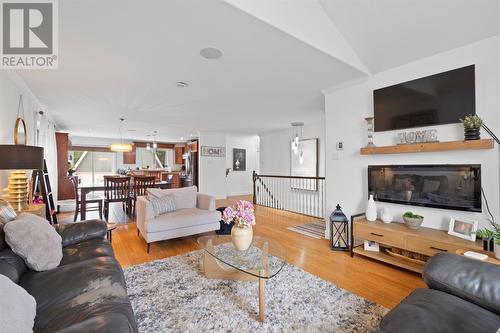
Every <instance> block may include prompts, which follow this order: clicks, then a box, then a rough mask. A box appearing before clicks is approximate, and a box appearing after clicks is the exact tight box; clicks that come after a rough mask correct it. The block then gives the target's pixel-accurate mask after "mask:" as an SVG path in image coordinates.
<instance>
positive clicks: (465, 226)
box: [448, 217, 478, 242]
mask: <svg viewBox="0 0 500 333" xmlns="http://www.w3.org/2000/svg"><path fill="white" fill-rule="evenodd" d="M477 224H478V222H477V221H474V220H469V219H463V218H458V217H457V218H455V217H451V218H450V225H449V227H448V234H450V235H452V236H455V237H460V238H463V239H467V240H470V241H471V242H473V241H475V240H476V231H477Z"/></svg>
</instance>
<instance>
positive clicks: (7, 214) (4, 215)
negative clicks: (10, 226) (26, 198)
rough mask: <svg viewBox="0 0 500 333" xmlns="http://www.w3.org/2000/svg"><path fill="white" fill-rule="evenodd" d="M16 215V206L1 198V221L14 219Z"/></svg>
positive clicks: (5, 221)
mask: <svg viewBox="0 0 500 333" xmlns="http://www.w3.org/2000/svg"><path fill="white" fill-rule="evenodd" d="M16 217H17V214H16V212H15V211H14V208H12V206H11V205H10V204H9V203H8V202H7V201H5V200H2V199H0V223H7V222H10V221H13V220H14V219H15V218H16Z"/></svg>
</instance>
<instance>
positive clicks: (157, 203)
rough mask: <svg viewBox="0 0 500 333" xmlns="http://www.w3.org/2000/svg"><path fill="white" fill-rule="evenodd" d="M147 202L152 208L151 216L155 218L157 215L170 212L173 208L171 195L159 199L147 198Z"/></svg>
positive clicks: (173, 203) (173, 202)
mask: <svg viewBox="0 0 500 333" xmlns="http://www.w3.org/2000/svg"><path fill="white" fill-rule="evenodd" d="M148 200H149V202H150V203H151V206H152V207H153V215H154V217H157V216H159V215H162V214H165V213H168V212H172V211H174V210H175V209H176V208H175V201H174V198H173V196H172V195H171V194H168V195H164V196H161V197H154V196H148Z"/></svg>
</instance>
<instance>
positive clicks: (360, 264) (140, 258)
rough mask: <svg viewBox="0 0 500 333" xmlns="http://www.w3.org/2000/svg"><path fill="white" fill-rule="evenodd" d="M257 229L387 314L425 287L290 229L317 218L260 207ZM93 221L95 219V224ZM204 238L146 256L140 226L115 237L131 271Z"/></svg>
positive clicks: (128, 226) (64, 218)
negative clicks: (132, 266) (418, 289)
mask: <svg viewBox="0 0 500 333" xmlns="http://www.w3.org/2000/svg"><path fill="white" fill-rule="evenodd" d="M242 198H243V199H247V200H248V199H250V198H249V197H232V198H229V199H228V200H218V201H217V206H227V205H229V204H231V203H232V202H234V201H235V200H237V199H242ZM114 210H115V212H114V213H113V215H112V218H111V219H110V221H114V222H126V220H127V219H126V216H125V215H123V214H122V213H121V207H118V206H116V208H115V209H114ZM255 213H256V219H257V225H256V226H255V227H254V234H255V235H259V236H263V237H266V238H269V239H274V240H278V241H280V242H281V243H282V244H283V246H284V247H285V248H286V251H287V254H286V260H287V262H288V263H290V264H292V265H295V266H297V267H300V268H302V269H303V270H305V271H307V272H309V273H311V274H314V275H316V276H319V277H320V278H322V279H324V280H327V281H330V282H331V283H333V284H335V285H337V286H338V287H340V288H343V289H346V290H348V291H350V292H352V293H354V294H357V295H359V296H362V297H364V298H367V299H369V300H371V301H374V302H376V303H378V304H381V305H383V306H385V307H387V308H392V307H394V306H395V305H397V304H398V303H399V302H400V301H401V300H402V299H403V298H405V297H406V296H407V295H408V294H409V293H410V292H412V291H413V290H414V289H415V288H421V287H425V284H424V282H423V281H422V278H421V277H420V275H419V274H416V273H412V272H409V271H406V270H403V269H399V268H396V267H394V266H391V265H386V264H382V263H380V262H378V261H373V260H370V259H368V258H364V257H361V256H356V255H355V256H354V258H351V257H350V256H349V254H348V253H347V252H334V251H331V250H330V249H329V244H328V240H326V239H322V240H318V239H314V238H312V237H308V236H305V235H302V234H299V233H296V232H293V231H290V230H288V229H287V227H289V226H293V225H298V224H303V223H306V222H309V221H311V219H312V218H311V217H307V216H303V215H299V214H294V213H289V212H283V211H279V210H275V209H270V208H266V207H260V206H257V207H256V209H255ZM94 217H95V216H94V215H90V218H94ZM59 221H61V222H62V223H64V222H72V221H73V215H72V213H61V214H60V215H59ZM198 237H199V235H195V236H190V237H183V238H179V239H173V240H167V241H162V242H157V243H153V244H151V251H150V253H149V254H148V253H146V243H145V241H144V240H143V239H142V238H141V237H139V236H137V228H136V227H135V223H134V221H131V222H130V223H125V224H121V225H119V227H118V228H117V230H115V231H114V233H113V249H114V250H115V255H116V258H117V259H118V261H119V262H120V264H121V265H122V266H123V267H124V268H125V267H128V266H131V265H136V264H140V263H144V262H148V261H152V260H155V259H161V258H166V257H170V256H175V255H179V254H183V253H187V252H190V251H194V250H198V249H200V248H201V247H200V245H198V243H197V242H196V240H197V238H198Z"/></svg>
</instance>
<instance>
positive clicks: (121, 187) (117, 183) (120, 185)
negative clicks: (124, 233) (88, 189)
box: [104, 176, 132, 221]
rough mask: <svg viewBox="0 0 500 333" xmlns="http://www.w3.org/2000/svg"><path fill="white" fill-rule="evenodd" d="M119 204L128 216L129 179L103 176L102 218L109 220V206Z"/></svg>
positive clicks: (130, 198)
mask: <svg viewBox="0 0 500 333" xmlns="http://www.w3.org/2000/svg"><path fill="white" fill-rule="evenodd" d="M113 202H121V203H122V204H123V207H124V210H125V211H126V212H127V215H128V216H130V213H131V208H132V197H131V196H130V177H122V176H104V218H105V219H106V221H108V219H109V204H110V203H113Z"/></svg>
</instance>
